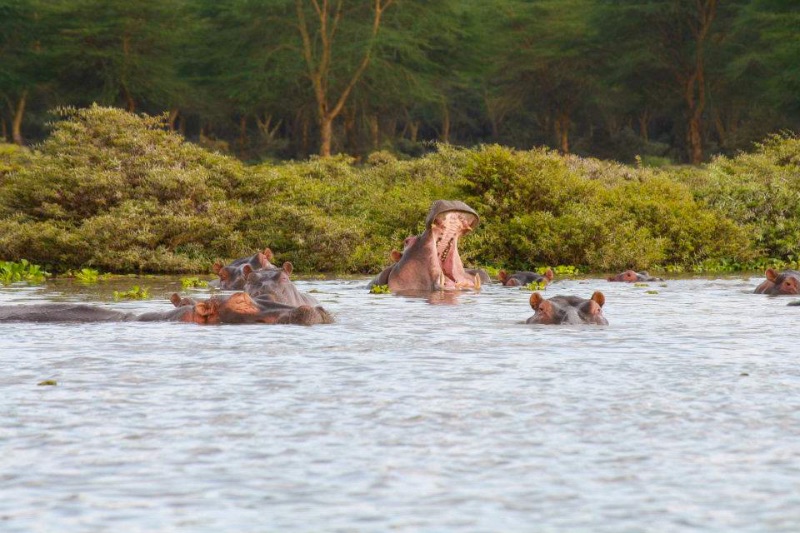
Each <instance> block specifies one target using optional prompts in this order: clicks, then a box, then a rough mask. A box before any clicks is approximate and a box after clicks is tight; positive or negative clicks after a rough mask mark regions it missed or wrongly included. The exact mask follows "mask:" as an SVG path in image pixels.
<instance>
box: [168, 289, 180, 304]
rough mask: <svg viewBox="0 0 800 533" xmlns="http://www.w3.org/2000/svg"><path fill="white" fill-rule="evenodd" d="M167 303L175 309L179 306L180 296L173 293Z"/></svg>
mask: <svg viewBox="0 0 800 533" xmlns="http://www.w3.org/2000/svg"><path fill="white" fill-rule="evenodd" d="M169 301H170V302H172V305H174V306H175V307H180V306H181V295H180V294H178V293H177V292H173V293H172V296H170V297H169Z"/></svg>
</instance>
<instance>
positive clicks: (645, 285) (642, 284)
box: [633, 283, 650, 287]
mask: <svg viewBox="0 0 800 533" xmlns="http://www.w3.org/2000/svg"><path fill="white" fill-rule="evenodd" d="M633 286H634V287H649V286H650V285H648V284H647V283H634V284H633Z"/></svg>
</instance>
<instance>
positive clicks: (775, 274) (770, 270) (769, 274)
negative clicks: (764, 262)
mask: <svg viewBox="0 0 800 533" xmlns="http://www.w3.org/2000/svg"><path fill="white" fill-rule="evenodd" d="M764 274H765V275H766V276H767V280H769V281H775V278H777V277H778V272H777V271H776V270H775V269H774V268H768V269H767V271H766V272H765V273H764Z"/></svg>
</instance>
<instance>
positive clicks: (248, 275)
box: [242, 261, 319, 307]
mask: <svg viewBox="0 0 800 533" xmlns="http://www.w3.org/2000/svg"><path fill="white" fill-rule="evenodd" d="M292 269H293V267H292V264H291V263H290V262H289V261H286V262H285V263H284V264H283V267H281V268H264V269H261V270H253V269H252V268H251V267H250V265H244V266H243V267H242V273H243V275H244V278H245V283H244V291H245V292H246V293H247V294H249V295H250V296H252V297H253V298H257V299H260V300H272V301H273V302H276V303H281V304H286V305H291V306H295V307H297V306H300V305H311V306H315V305H319V302H318V301H317V300H316V298H314V297H313V296H311V295H309V294H306V293H304V292H300V291H298V290H297V287H295V285H294V283H292V281H291V280H290V279H289V274H291V273H292Z"/></svg>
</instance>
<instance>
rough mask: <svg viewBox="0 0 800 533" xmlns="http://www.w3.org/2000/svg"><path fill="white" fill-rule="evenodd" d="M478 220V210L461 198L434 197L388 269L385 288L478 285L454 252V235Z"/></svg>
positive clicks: (472, 226)
mask: <svg viewBox="0 0 800 533" xmlns="http://www.w3.org/2000/svg"><path fill="white" fill-rule="evenodd" d="M478 222H479V218H478V214H477V213H476V212H475V211H474V210H473V209H472V208H471V207H469V206H468V205H467V204H465V203H464V202H459V201H457V200H437V201H435V202H434V203H433V205H432V206H431V209H430V211H429V212H428V217H427V218H426V219H425V231H424V232H423V233H422V235H420V236H419V237H417V238H415V239H414V240H413V243H412V244H410V246H409V247H408V248H407V249H406V250H405V251H404V252H403V254H402V257H401V258H400V260H399V261H398V262H397V264H396V265H394V266H393V267H392V269H391V270H390V271H389V275H388V277H387V285H389V290H391V291H392V292H395V293H397V292H404V291H409V292H410V291H423V292H424V291H438V290H455V289H479V288H480V286H481V281H480V277H479V276H478V275H469V274H467V273H466V272H465V271H464V265H463V263H462V262H461V257H459V255H458V239H459V238H460V237H461V236H463V235H466V234H467V233H469V232H471V231H472V230H474V229H475V228H476V227H477V225H478Z"/></svg>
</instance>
